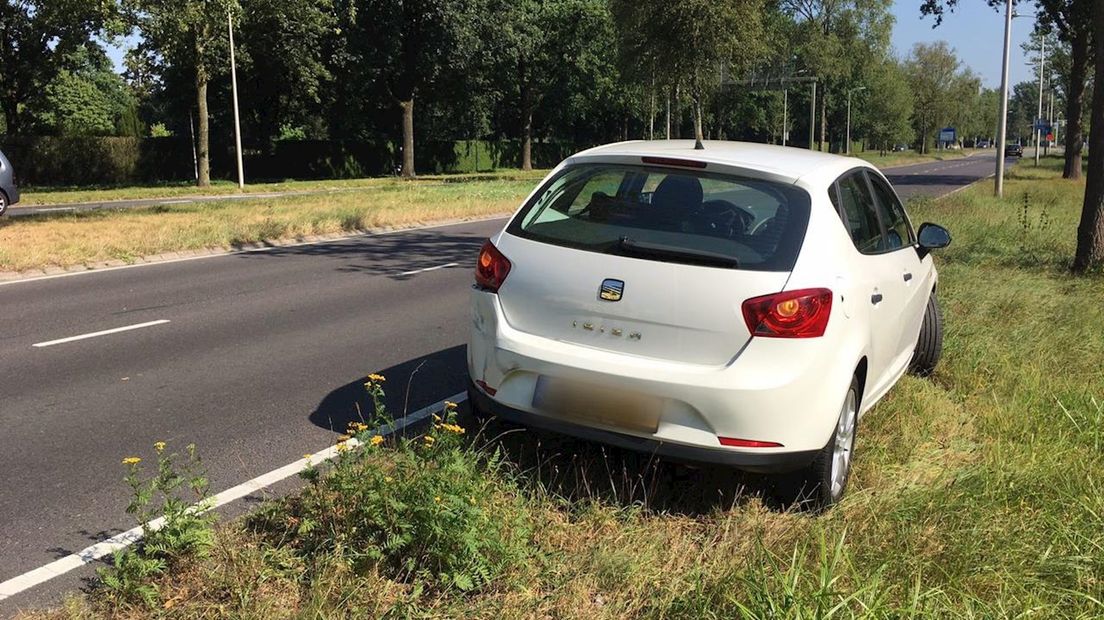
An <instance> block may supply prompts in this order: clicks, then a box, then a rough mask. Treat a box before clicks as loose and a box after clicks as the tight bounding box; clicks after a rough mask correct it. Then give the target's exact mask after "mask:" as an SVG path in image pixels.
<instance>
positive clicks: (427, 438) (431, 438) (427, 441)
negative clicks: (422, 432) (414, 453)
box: [422, 435, 437, 446]
mask: <svg viewBox="0 0 1104 620" xmlns="http://www.w3.org/2000/svg"><path fill="white" fill-rule="evenodd" d="M422 439H424V440H425V442H426V445H427V446H430V445H433V442H434V441H437V440H436V439H434V438H433V437H430V436H429V435H426V436H425V437H423V438H422Z"/></svg>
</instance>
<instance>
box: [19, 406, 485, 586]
mask: <svg viewBox="0 0 1104 620" xmlns="http://www.w3.org/2000/svg"><path fill="white" fill-rule="evenodd" d="M467 399H468V394H467V392H460V393H458V394H453V395H452V396H450V397H448V398H446V399H444V400H442V401H440V402H437V403H434V404H432V405H430V406H428V407H426V408H424V409H419V410H418V411H415V412H414V413H411V414H410V415H407V416H405V417H403V418H400V419H398V420H395V421H394V422H392V423H391V424H388V425H386V426H381V427H379V428H376V429H374V430H373V431H372V432H373V433H374V434H377V435H390V434H392V433H397V432H399V431H401V430H403V429H404V428H406V427H407V426H410V425H411V424H414V423H417V422H420V421H422V420H424V419H426V418H428V417H429V416H430V414H433V413H436V412H438V411H441V410H443V409H444V408H445V403H446V402H449V401H451V402H454V403H462V402H464V401H465V400H467ZM348 445H349V447H350V448H355V447H357V446H358V445H360V442H358V441H357V440H356V439H350V440H349V441H348ZM337 454H338V452H337V446H330V447H328V448H326V449H325V450H321V451H319V452H315V453H314V454H312V455H311V457H310V458H309V459H307V458H302V459H299V460H298V461H295V462H293V463H288V464H287V465H284V466H283V467H280V468H278V469H274V470H272V471H270V472H268V473H267V474H261V475H260V476H257V477H256V478H253V479H252V480H247V481H245V482H243V483H241V484H239V485H237V486H233V487H230V488H229V489H226V490H225V491H223V492H222V493H219V494H217V495H213V496H212V497H211V498H209V500H208V501H207V502H206V503H204V504H203V505H199V504H194V505H192V507H191V510H194V511H196V512H199V513H203V512H207V511H209V510H214V509H215V508H219V507H220V506H224V505H226V504H229V503H230V502H232V501H234V500H236V499H241V498H243V497H245V496H247V495H250V494H252V493H256V492H257V491H260V490H261V489H263V488H265V487H268V486H271V485H273V484H276V483H277V482H280V481H281V480H286V479H288V478H290V477H292V476H295V475H298V474H299V473H300V472H302V471H303V470H305V469H306V468H307V467H309V466H310V465H312V464H314V465H317V464H319V463H322V462H324V461H329V460H331V459H333V458H334V457H335V456H337ZM164 525H165V521H164V519H154V520H153V521H151V522H150V523H149V525H148V527H149V529H150V530H151V531H156V530H159V529H161V528H162V527H163V526H164ZM141 539H142V528H141V527H134V528H131V529H129V530H127V531H125V532H123V533H121V534H116V535H114V536H112V537H111V538H108V539H106V540H102V541H100V542H98V543H96V544H94V545H92V546H90V547H86V548H84V549H82V550H80V551H78V552H76V553H74V554H71V555H67V556H65V557H63V558H61V559H59V560H54V561H53V562H50V563H49V564H46V565H44V566H40V567H38V568H36V569H34V570H31V571H27V572H25V573H23V574H22V575H19V576H17V577H12V578H11V579H9V580H7V581H5V582H3V583H0V601H2V600H4V599H6V598H11V597H13V596H15V595H16V594H19V593H20V592H23V591H25V590H29V589H30V588H33V587H35V586H37V585H39V584H42V583H45V582H47V581H50V580H51V579H53V578H54V577H60V576H61V575H64V574H65V573H68V572H69V571H71V570H74V569H77V568H80V567H82V566H84V565H86V564H90V563H92V562H94V561H96V560H98V559H100V558H102V557H104V556H106V555H110V554H112V553H114V552H116V551H119V550H120V549H125V548H127V547H129V546H130V545H133V544H134V543H136V542H138V541H139V540H141Z"/></svg>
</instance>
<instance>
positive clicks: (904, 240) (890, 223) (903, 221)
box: [867, 173, 916, 250]
mask: <svg viewBox="0 0 1104 620" xmlns="http://www.w3.org/2000/svg"><path fill="white" fill-rule="evenodd" d="M867 177H868V178H869V179H870V184H871V185H873V186H874V196H875V197H876V198H877V199H878V213H880V214H881V216H882V223H883V224H885V229H886V249H888V250H897V249H900V248H904V247H908V246H911V245H912V244H913V243H915V242H916V238H915V236H913V233H912V226H910V225H909V221H908V216H906V215H905V209H904V207H902V206H901V201H900V200H898V199H897V195H896V194H895V193H893V190H892V189H891V188H890V187H889V184H888V183H886V182H885V181H884V180H883V179H882V177H880V176H878V175H876V174H869V173H868V174H867Z"/></svg>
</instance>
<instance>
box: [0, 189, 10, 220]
mask: <svg viewBox="0 0 1104 620" xmlns="http://www.w3.org/2000/svg"><path fill="white" fill-rule="evenodd" d="M7 212H8V196H7V194H5V193H4V192H0V217H4V214H5V213H7Z"/></svg>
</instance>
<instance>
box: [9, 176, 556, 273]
mask: <svg viewBox="0 0 1104 620" xmlns="http://www.w3.org/2000/svg"><path fill="white" fill-rule="evenodd" d="M539 174H540V173H539V172H538V173H525V174H518V175H516V176H483V177H470V176H469V177H452V178H449V179H447V180H438V181H435V182H428V181H415V182H409V181H401V180H398V179H374V180H373V182H372V184H371V185H368V186H365V187H363V188H361V189H357V190H355V191H349V192H341V193H333V194H323V195H309V196H297V197H282V198H258V199H256V200H241V201H233V202H197V203H191V204H183V205H166V206H160V207H151V208H146V209H127V210H119V211H84V212H77V213H70V214H64V215H62V214H49V215H45V216H41V217H39V216H33V217H26V218H18V219H8V220H0V271H24V270H28V269H36V268H37V269H41V268H44V267H50V266H54V267H69V266H72V265H89V264H94V263H98V262H102V261H111V260H122V261H127V262H131V261H134V260H135V259H137V258H138V257H142V256H150V255H154V254H161V253H165V252H178V251H184V250H195V249H201V248H230V247H234V246H238V245H241V244H246V243H255V242H260V241H271V240H279V239H295V238H302V237H305V236H310V235H324V234H338V233H347V232H354V231H358V230H369V229H375V228H383V227H396V226H413V225H418V224H424V223H427V222H433V221H441V220H449V219H456V218H477V217H485V216H488V215H494V214H501V213H509V212H511V211H513V210H514V209H516V208H517V206H518V204H519V203H520V201H521V200H522V199H523V198H524V197H525V195H526V194H528V192H529V191H530V190H531V189H532V187H533V185H534V183H535V182H536V181H537V180H538V179H539V176H538V175H539Z"/></svg>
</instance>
